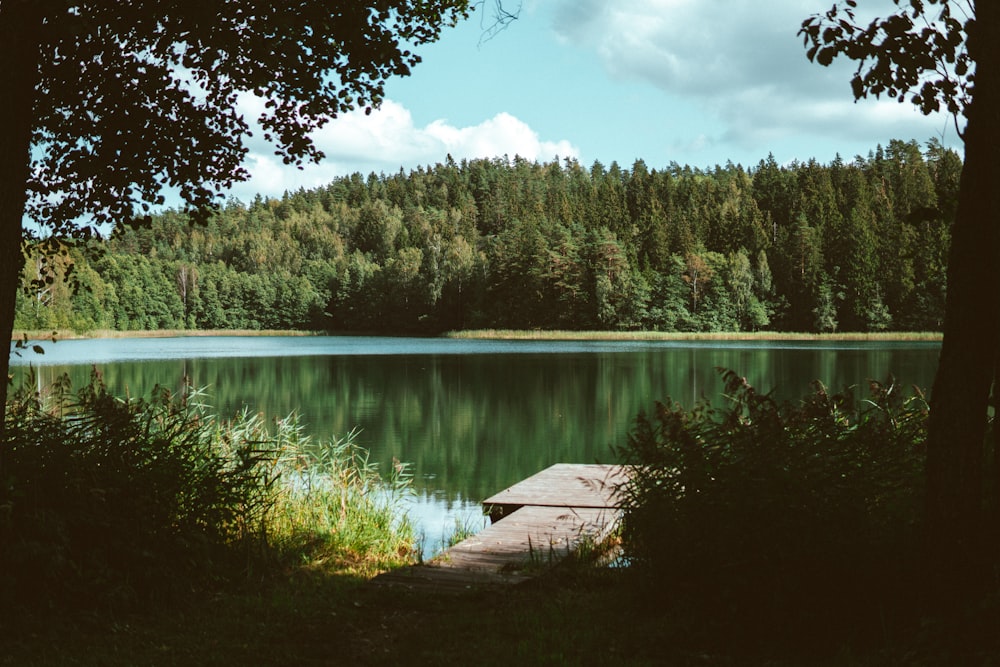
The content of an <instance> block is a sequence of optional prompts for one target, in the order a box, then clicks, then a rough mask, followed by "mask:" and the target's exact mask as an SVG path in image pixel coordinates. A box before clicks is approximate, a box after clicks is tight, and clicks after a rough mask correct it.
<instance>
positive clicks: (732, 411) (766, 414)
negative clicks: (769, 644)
mask: <svg viewBox="0 0 1000 667" xmlns="http://www.w3.org/2000/svg"><path fill="white" fill-rule="evenodd" d="M720 372H721V374H722V378H723V381H724V383H725V388H726V395H727V397H728V400H729V402H730V403H729V405H728V406H727V407H726V408H724V409H719V410H717V409H715V408H713V407H712V405H711V404H710V402H708V401H703V402H701V403H699V404H698V405H696V406H695V407H694V408H693V409H691V410H685V409H683V408H682V407H680V406H679V405H677V404H674V403H670V402H667V403H657V404H656V406H655V410H654V413H653V415H652V417H649V416H647V415H645V414H640V415H639V416H638V417H637V419H636V421H635V425H634V428H633V429H632V432H631V433H630V436H629V439H628V443H627V445H626V446H625V447H623V448H622V449H621V452H620V454H621V457H622V458H623V460H624V462H626V463H628V464H631V465H634V466H635V474H634V476H633V477H632V480H631V481H630V482H629V483H628V485H627V486H626V487H625V488H624V489H623V491H624V495H625V498H626V500H625V502H624V508H625V519H624V524H623V533H624V534H623V537H624V540H625V545H626V550H627V553H628V554H629V555H630V557H631V559H632V560H633V562H634V564H635V566H636V568H637V570H638V573H639V575H640V576H641V577H642V579H643V581H644V584H648V583H649V582H653V583H655V584H656V585H655V586H653V587H651V588H650V590H654V591H656V592H657V595H660V596H662V595H669V596H671V599H672V600H673V601H674V602H675V603H677V602H679V604H680V606H681V607H682V608H685V609H687V610H688V611H689V612H690V614H689V615H688V618H687V622H689V623H690V624H691V626H692V628H700V629H703V630H705V631H709V632H713V633H719V632H722V633H725V634H726V636H728V637H729V638H730V639H732V640H734V641H737V640H738V641H748V642H753V641H758V640H764V639H772V640H773V639H781V640H783V641H786V642H789V643H794V642H795V641H796V636H797V635H798V636H799V638H801V636H803V635H805V634H806V633H808V634H809V635H810V637H811V639H816V638H817V636H818V635H825V636H827V637H828V638H830V639H833V640H835V641H842V640H845V639H846V638H847V635H848V634H849V633H852V632H855V631H856V630H858V629H859V628H860V629H861V631H862V632H864V631H867V630H868V629H877V630H878V631H879V632H884V631H885V627H884V625H883V622H884V620H885V612H886V605H888V604H893V605H896V604H902V605H905V600H906V599H907V598H908V597H909V593H908V590H909V588H908V585H909V584H908V582H909V580H908V575H909V573H910V572H911V570H913V569H914V568H915V565H914V563H913V557H914V552H915V550H916V549H915V546H916V542H915V541H916V538H917V522H918V518H919V515H920V510H921V508H922V498H921V493H922V488H923V484H922V471H923V460H924V441H925V437H926V424H927V404H926V402H925V401H924V399H923V396H922V394H921V393H920V392H919V391H917V392H916V393H915V394H914V395H913V396H910V397H908V398H904V397H902V396H901V395H900V392H899V388H898V387H897V386H896V385H895V384H894V382H893V381H892V380H891V379H890V380H889V381H887V382H871V386H870V389H871V395H870V398H869V399H867V400H864V401H856V400H855V398H854V396H853V394H852V392H851V391H850V390H845V391H843V392H840V393H836V394H830V393H829V392H828V391H827V390H826V388H825V387H823V386H822V385H821V384H819V383H816V384H815V385H814V391H813V392H812V394H810V395H809V396H807V397H806V398H805V399H804V400H803V401H802V402H801V403H800V404H797V405H795V404H791V403H778V402H777V401H775V400H774V399H772V398H771V397H770V396H769V395H767V394H761V393H759V392H758V391H756V390H755V389H754V388H753V387H752V386H750V385H749V384H748V383H747V382H746V380H745V379H743V378H741V377H739V376H737V375H736V374H735V373H734V372H732V371H723V370H721V369H720ZM652 601H653V602H654V603H655V599H653V600H652ZM718 639H719V638H718V637H715V640H718Z"/></svg>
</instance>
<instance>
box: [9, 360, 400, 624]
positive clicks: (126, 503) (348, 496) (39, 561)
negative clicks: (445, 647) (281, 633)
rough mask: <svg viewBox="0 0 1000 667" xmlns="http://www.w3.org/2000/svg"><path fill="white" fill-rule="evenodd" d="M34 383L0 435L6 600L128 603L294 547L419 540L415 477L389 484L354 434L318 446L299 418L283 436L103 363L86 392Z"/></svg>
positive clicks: (331, 549) (384, 553)
mask: <svg viewBox="0 0 1000 667" xmlns="http://www.w3.org/2000/svg"><path fill="white" fill-rule="evenodd" d="M30 387H31V383H26V387H25V388H23V389H22V390H21V391H19V392H18V393H17V395H16V396H15V397H14V398H13V399H12V401H11V402H10V403H9V404H8V410H7V423H6V441H5V442H4V443H3V446H4V448H5V451H4V454H5V463H6V466H5V468H4V471H5V479H4V483H3V486H2V487H0V602H2V604H4V605H5V607H6V606H8V605H26V606H47V605H55V606H63V605H67V606H68V607H70V608H81V607H82V608H93V607H94V606H101V605H111V606H112V607H120V606H122V605H134V604H136V603H144V602H148V601H151V600H159V599H165V598H169V597H171V596H174V595H184V594H187V593H189V592H190V587H201V586H205V585H210V584H211V583H212V582H213V581H215V580H218V579H224V578H225V579H228V578H232V577H239V576H241V575H242V574H243V573H247V572H249V571H250V570H252V569H256V568H257V567H259V566H263V565H265V564H266V563H267V562H268V561H269V560H273V559H285V558H287V557H289V556H292V557H296V556H297V557H298V558H303V557H316V556H318V555H322V556H323V557H330V556H337V557H338V558H343V559H346V560H361V559H364V558H369V557H371V558H374V559H375V560H377V561H378V562H379V563H382V564H383V565H384V564H386V563H390V562H398V561H399V560H400V559H405V558H406V557H407V555H408V553H409V548H410V547H409V545H410V544H411V543H412V539H411V537H410V535H411V531H410V529H409V527H408V524H406V523H405V521H404V522H403V523H400V518H399V517H400V515H399V507H398V504H397V503H396V502H395V501H396V500H397V499H398V498H399V497H400V494H401V493H403V492H404V491H405V490H406V488H407V485H406V480H405V479H401V478H399V476H398V475H394V476H393V477H392V478H391V482H390V484H389V485H388V486H386V485H385V484H383V482H382V481H381V480H380V478H379V477H378V475H377V474H376V473H375V471H374V470H373V469H372V468H371V466H368V465H367V464H365V463H364V462H363V461H362V460H361V459H360V458H359V455H358V452H357V451H356V449H355V448H353V445H352V444H351V439H350V438H347V439H346V440H344V441H337V442H335V443H334V444H333V445H332V446H331V447H330V448H327V449H323V447H322V446H316V447H315V448H314V446H313V445H312V444H311V443H310V442H309V441H308V440H307V439H306V438H303V437H301V434H300V432H299V430H298V428H297V425H296V423H295V420H294V419H290V420H286V421H283V422H280V423H278V424H277V429H276V431H275V433H274V434H273V435H272V434H271V433H269V431H268V429H267V428H266V425H265V424H264V423H263V419H262V418H261V417H259V416H253V415H249V414H247V413H245V412H244V413H243V414H241V415H239V416H238V417H237V418H236V419H235V420H233V421H232V422H230V423H223V422H220V421H218V420H216V419H214V418H212V417H209V416H207V415H206V413H205V409H204V406H203V405H202V404H201V403H200V398H201V396H200V395H199V394H198V393H197V392H187V393H186V394H185V395H183V396H172V395H171V394H170V392H168V391H167V390H165V389H162V388H157V389H154V391H153V392H152V394H151V396H150V398H149V399H135V398H125V399H121V398H116V397H114V396H112V395H110V394H109V393H108V392H107V390H106V389H105V387H104V385H103V383H102V381H101V378H100V376H99V375H97V374H96V372H95V375H94V376H93V378H92V382H91V384H90V385H88V386H86V387H84V388H83V389H81V390H79V391H77V392H74V391H73V390H72V388H71V386H70V383H69V380H68V378H66V379H64V380H63V381H61V382H57V383H55V384H54V385H53V386H52V387H51V389H50V390H48V393H47V395H46V396H44V397H43V396H39V395H38V394H37V393H34V392H33V391H32V390H31V389H30ZM386 489H388V492H387V491H386ZM176 582H183V586H177V585H175V584H176Z"/></svg>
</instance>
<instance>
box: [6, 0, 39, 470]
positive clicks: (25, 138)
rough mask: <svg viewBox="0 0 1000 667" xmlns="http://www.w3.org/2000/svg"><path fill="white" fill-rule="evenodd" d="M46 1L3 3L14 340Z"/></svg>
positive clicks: (9, 315)
mask: <svg viewBox="0 0 1000 667" xmlns="http://www.w3.org/2000/svg"><path fill="white" fill-rule="evenodd" d="M42 5H43V3H38V2H35V1H34V0H26V1H23V2H18V1H14V2H11V1H9V0H4V1H3V4H2V5H0V63H3V65H2V67H0V90H2V91H3V94H2V95H0V337H2V340H4V341H10V340H11V333H12V331H13V328H14V306H15V301H16V297H17V289H18V286H19V285H20V281H21V266H22V264H23V261H24V258H23V255H22V254H21V241H22V238H23V236H22V228H21V219H22V217H23V216H24V204H25V197H26V187H25V186H26V182H27V179H28V174H29V168H30V161H31V156H30V150H31V149H30V147H31V132H32V106H33V105H34V99H35V89H36V87H37V84H38V76H39V73H38V71H39V66H38V63H39V55H40V48H39V44H40V42H41V28H42V15H41V12H42V10H41V9H39V7H41V6H42ZM7 345H8V353H7V354H5V355H0V356H2V357H3V362H2V364H0V369H2V377H0V380H2V382H0V385H2V386H0V480H3V478H4V474H5V461H4V459H5V456H4V454H5V449H6V446H5V443H4V433H5V429H4V423H5V418H6V414H7V390H8V387H9V381H8V373H9V371H10V352H9V346H10V343H9V342H8V343H7Z"/></svg>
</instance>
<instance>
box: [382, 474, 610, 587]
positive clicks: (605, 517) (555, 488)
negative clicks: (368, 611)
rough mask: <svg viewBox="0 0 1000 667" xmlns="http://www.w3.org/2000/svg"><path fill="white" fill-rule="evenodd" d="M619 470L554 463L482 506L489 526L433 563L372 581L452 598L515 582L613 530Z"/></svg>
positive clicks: (403, 569)
mask: <svg viewBox="0 0 1000 667" xmlns="http://www.w3.org/2000/svg"><path fill="white" fill-rule="evenodd" d="M625 479H626V477H625V468H624V467H622V466H616V465H598V464H593V465H589V464H568V463H558V464H556V465H553V466H551V467H549V468H546V469H545V470H542V471H541V472H539V473H536V474H535V475H532V476H531V477H529V478H527V479H525V480H522V481H521V482H518V483H517V484H515V485H514V486H512V487H510V488H508V489H505V490H503V491H501V492H499V493H497V494H495V495H493V496H490V497H489V498H487V499H485V500H484V501H483V507H484V509H485V510H486V511H487V512H488V513H489V515H490V519H491V522H492V523H491V525H490V526H488V527H487V528H485V529H484V530H483V531H482V532H480V533H478V534H476V535H473V536H471V537H469V538H467V539H465V540H463V541H461V542H459V543H458V544H456V545H455V546H453V547H451V548H450V549H448V550H446V551H445V552H443V553H441V554H440V555H438V556H437V557H435V558H434V559H433V560H431V561H430V562H428V563H425V564H422V565H414V566H410V567H406V568H401V569H399V570H393V571H392V572H386V573H384V574H381V575H379V576H378V577H376V578H375V579H374V580H373V581H374V582H375V583H377V584H380V585H391V586H404V587H408V588H411V589H419V590H427V589H434V590H438V591H445V592H447V591H452V592H458V591H462V590H467V589H469V588H473V587H481V586H489V585H504V584H516V583H520V582H522V581H525V580H527V579H530V578H531V577H533V576H534V575H536V574H538V573H540V572H542V571H544V570H545V569H547V568H549V567H551V566H553V565H555V564H556V563H558V562H559V561H560V560H562V559H563V558H565V557H566V556H567V555H569V554H570V553H572V552H573V551H574V550H575V549H577V547H578V546H579V545H580V544H581V542H584V541H588V542H600V541H602V540H603V539H605V538H606V537H608V536H609V535H610V534H611V533H612V532H613V531H614V529H615V528H616V527H617V525H618V521H619V519H620V512H619V510H618V496H617V489H618V487H619V486H620V485H621V483H623V482H624V481H625Z"/></svg>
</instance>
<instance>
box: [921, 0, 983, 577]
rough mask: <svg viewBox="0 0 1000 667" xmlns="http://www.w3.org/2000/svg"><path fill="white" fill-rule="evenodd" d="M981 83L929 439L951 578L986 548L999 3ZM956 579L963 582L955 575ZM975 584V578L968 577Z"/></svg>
mask: <svg viewBox="0 0 1000 667" xmlns="http://www.w3.org/2000/svg"><path fill="white" fill-rule="evenodd" d="M976 4H977V7H976V10H977V16H976V26H977V28H976V33H975V34H974V35H970V50H972V51H973V53H972V55H973V57H974V58H975V60H976V63H977V67H976V88H975V94H974V99H973V101H972V102H971V104H970V105H969V108H968V123H967V125H966V135H965V164H964V166H963V168H962V181H961V187H960V190H959V202H958V212H957V214H956V218H955V224H954V227H953V230H952V245H951V254H950V257H949V262H948V293H947V301H946V304H945V321H944V342H943V344H942V347H941V357H940V362H939V365H938V371H937V375H936V377H935V379H934V387H933V390H932V393H931V413H930V432H929V439H928V443H927V501H926V502H927V505H926V517H925V519H926V524H925V525H926V530H927V538H928V545H929V546H930V547H931V553H932V555H933V556H936V557H937V558H939V559H940V560H939V562H938V564H939V565H942V566H943V568H944V571H943V572H942V574H944V575H945V577H946V578H947V579H952V578H953V577H952V576H951V575H957V579H966V580H971V579H972V578H974V577H975V576H976V575H975V574H974V572H975V571H976V569H977V568H975V567H972V566H974V565H976V564H977V563H979V562H980V560H979V558H978V557H979V556H980V555H982V549H983V547H984V546H985V543H984V541H983V538H984V530H983V529H984V525H983V518H984V517H983V472H984V471H983V468H984V446H985V429H986V424H987V407H988V402H989V397H990V389H991V387H992V384H993V381H994V371H995V368H996V362H997V348H998V342H1000V297H998V295H1000V264H998V261H997V260H998V258H1000V252H998V248H1000V244H998V226H1000V161H998V160H997V157H996V152H995V151H996V147H997V146H998V145H1000V41H998V37H1000V35H997V32H998V29H997V26H1000V5H998V4H997V3H994V2H979V3H976ZM953 583H956V582H954V581H953V582H952V584H953ZM970 583H971V581H970Z"/></svg>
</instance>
